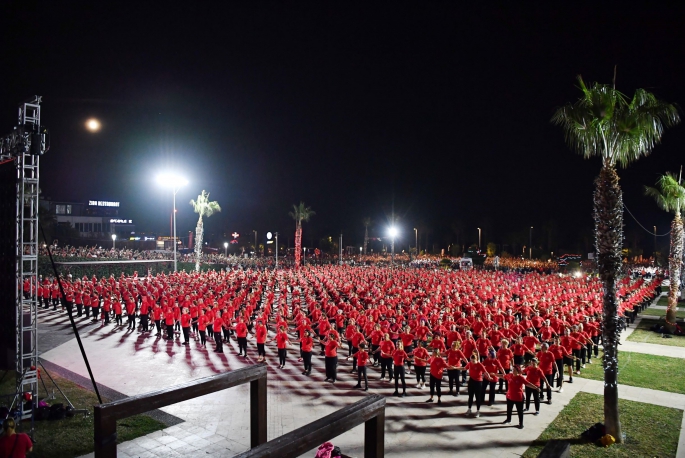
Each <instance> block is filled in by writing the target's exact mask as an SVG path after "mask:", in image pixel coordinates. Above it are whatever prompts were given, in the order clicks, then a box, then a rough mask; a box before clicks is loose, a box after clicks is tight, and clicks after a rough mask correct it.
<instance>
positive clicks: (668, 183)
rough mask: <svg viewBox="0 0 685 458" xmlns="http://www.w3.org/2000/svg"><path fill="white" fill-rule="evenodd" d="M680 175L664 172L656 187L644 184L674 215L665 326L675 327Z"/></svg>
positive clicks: (684, 200) (684, 198)
mask: <svg viewBox="0 0 685 458" xmlns="http://www.w3.org/2000/svg"><path fill="white" fill-rule="evenodd" d="M680 175H681V176H679V177H676V176H675V174H672V173H668V172H667V173H666V175H662V176H661V177H660V178H659V180H658V181H657V182H656V184H657V186H658V188H653V187H651V186H645V194H647V195H648V196H650V197H653V198H654V200H656V204H657V205H658V206H659V207H660V208H661V209H662V210H664V211H667V212H669V213H670V212H673V214H674V215H675V217H674V218H673V222H672V223H671V251H670V252H669V255H668V271H669V275H670V285H669V287H668V309H667V311H666V327H667V328H668V329H670V330H671V331H673V329H675V318H676V307H677V305H678V294H679V292H680V263H681V262H682V259H683V219H682V218H681V216H680V209H681V208H683V207H685V187H683V186H682V185H681V178H682V172H681V174H680Z"/></svg>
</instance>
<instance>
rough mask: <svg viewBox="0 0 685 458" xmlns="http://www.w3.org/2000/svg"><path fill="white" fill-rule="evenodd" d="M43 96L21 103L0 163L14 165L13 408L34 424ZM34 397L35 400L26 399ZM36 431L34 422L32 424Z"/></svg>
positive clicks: (2, 142)
mask: <svg viewBox="0 0 685 458" xmlns="http://www.w3.org/2000/svg"><path fill="white" fill-rule="evenodd" d="M40 103H41V97H39V96H35V97H32V98H31V99H29V100H28V101H26V102H24V103H22V104H20V105H19V122H18V125H17V126H16V127H15V128H14V130H13V131H12V133H10V134H9V135H6V136H5V137H3V138H2V139H0V162H8V161H14V164H15V167H16V178H17V180H16V190H17V192H16V221H15V224H16V245H15V246H16V263H15V283H16V289H15V295H16V296H15V303H16V322H15V327H16V335H15V336H16V371H17V385H16V393H17V398H15V404H16V406H17V408H18V410H19V412H20V414H21V418H22V419H31V420H33V417H34V416H33V413H34V412H33V407H34V403H35V402H37V395H38V371H37V366H38V345H37V344H38V333H37V318H38V303H37V300H36V291H37V287H38V206H39V202H38V192H39V191H38V189H39V188H38V185H39V183H38V175H39V173H38V172H39V168H38V165H39V160H40V155H42V154H43V153H44V152H45V151H46V150H47V149H48V145H47V132H46V130H45V129H44V128H43V127H41V125H40ZM26 393H30V395H31V399H32V402H26V400H25V398H24V396H25V394H26ZM31 432H33V421H32V422H31Z"/></svg>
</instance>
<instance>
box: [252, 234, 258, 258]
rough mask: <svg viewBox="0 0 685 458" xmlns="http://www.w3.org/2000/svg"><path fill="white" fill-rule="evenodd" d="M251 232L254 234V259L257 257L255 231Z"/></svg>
mask: <svg viewBox="0 0 685 458" xmlns="http://www.w3.org/2000/svg"><path fill="white" fill-rule="evenodd" d="M252 232H254V257H255V258H256V257H257V231H256V230H254V229H252Z"/></svg>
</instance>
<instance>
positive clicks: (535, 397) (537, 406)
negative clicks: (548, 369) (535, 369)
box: [526, 386, 540, 412]
mask: <svg viewBox="0 0 685 458" xmlns="http://www.w3.org/2000/svg"><path fill="white" fill-rule="evenodd" d="M531 396H533V400H534V401H535V411H536V412H538V411H539V410H540V392H539V391H538V390H534V389H532V388H531V387H529V386H527V387H526V409H530V397H531Z"/></svg>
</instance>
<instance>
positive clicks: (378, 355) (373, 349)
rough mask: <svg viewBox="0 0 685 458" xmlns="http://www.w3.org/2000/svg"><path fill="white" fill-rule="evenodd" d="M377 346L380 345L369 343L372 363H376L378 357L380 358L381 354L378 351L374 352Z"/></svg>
mask: <svg viewBox="0 0 685 458" xmlns="http://www.w3.org/2000/svg"><path fill="white" fill-rule="evenodd" d="M379 348H380V345H373V344H371V353H372V354H373V362H374V364H378V358H380V356H381V354H380V352H378V353H376V350H378V349H379Z"/></svg>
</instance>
